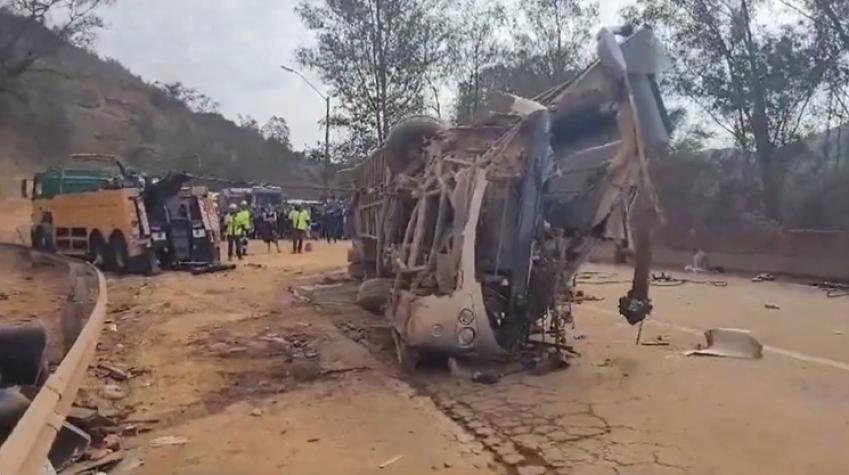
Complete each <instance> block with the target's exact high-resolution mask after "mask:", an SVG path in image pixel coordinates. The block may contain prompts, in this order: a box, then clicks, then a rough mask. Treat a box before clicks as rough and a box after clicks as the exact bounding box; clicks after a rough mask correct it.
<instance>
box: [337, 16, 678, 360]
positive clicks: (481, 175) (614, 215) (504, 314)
mask: <svg viewBox="0 0 849 475" xmlns="http://www.w3.org/2000/svg"><path fill="white" fill-rule="evenodd" d="M627 33H629V34H627V36H626V34H623V33H622V32H617V33H613V32H611V31H609V30H607V29H602V30H601V31H600V32H599V34H598V37H597V39H598V59H597V60H596V61H595V63H594V64H592V65H591V66H590V67H589V68H588V69H587V70H585V71H584V72H583V73H582V74H581V75H580V76H579V77H577V78H576V79H575V80H573V81H571V82H569V83H566V84H562V85H559V86H557V87H555V88H553V89H551V90H549V91H546V92H544V93H542V94H540V95H538V96H537V97H535V98H533V99H524V98H518V97H514V96H507V95H504V96H503V97H502V101H501V103H502V104H501V105H502V109H501V110H500V111H499V112H497V113H494V114H492V115H491V116H490V117H488V118H486V119H484V120H481V121H478V122H477V123H474V124H472V125H470V126H458V127H451V128H448V127H445V126H444V125H443V124H442V123H441V122H439V121H436V120H433V119H429V118H425V117H412V118H409V119H407V120H405V121H402V122H401V123H399V124H397V125H396V126H395V127H394V128H393V130H392V131H391V133H390V135H389V137H388V139H387V140H386V142H385V143H383V144H382V145H381V146H380V147H379V148H378V149H377V150H375V151H374V152H373V153H372V154H371V155H370V156H369V157H368V158H367V159H366V160H364V161H363V162H362V163H361V164H359V165H358V166H357V167H356V168H353V169H349V170H345V171H343V172H340V173H341V176H340V177H339V179H340V181H346V182H347V183H349V184H350V185H351V186H352V187H353V188H354V189H355V190H356V192H355V193H354V196H353V202H352V218H353V225H354V228H355V229H354V249H353V250H352V252H350V253H349V259H350V261H351V264H350V270H351V271H352V274H355V275H357V276H362V277H363V278H364V279H366V280H365V282H364V283H363V284H362V287H361V292H362V290H363V288H367V287H368V286H370V285H372V284H375V283H380V286H382V287H383V288H384V289H389V290H388V292H387V295H388V301H387V302H386V303H385V305H384V307H383V311H384V313H385V315H386V316H387V318H388V319H389V321H390V323H391V326H392V328H393V329H394V335H395V336H396V343H397V344H398V349H399V357H400V358H401V359H403V358H404V355H405V354H408V350H424V351H428V352H438V353H447V354H455V355H456V354H465V353H469V354H473V355H477V356H480V357H484V358H492V357H499V356H505V355H508V354H511V353H513V352H515V351H517V349H518V348H520V347H522V345H523V344H524V343H526V342H527V341H528V339H529V335H530V334H531V333H532V332H533V331H534V330H535V329H539V328H550V326H551V325H555V326H556V325H557V324H562V323H565V322H568V319H569V318H570V315H569V311H568V295H569V291H570V285H571V282H572V278H573V276H574V275H575V273H576V272H577V270H578V268H579V267H580V266H581V265H582V264H583V263H584V262H585V261H586V259H587V258H588V256H589V254H590V251H591V250H592V249H593V247H594V245H595V244H596V243H597V242H599V241H601V240H605V239H608V240H609V239H612V240H617V241H619V242H620V244H624V245H628V246H629V247H632V248H634V247H636V248H637V249H636V263H637V269H636V271H635V277H634V286H633V288H632V290H631V292H629V294H628V295H626V296H624V297H623V298H622V299H621V300H620V304H619V310H620V312H621V313H622V314H623V316H625V317H626V318H627V319H628V321H629V322H630V323H631V324H635V323H638V322H640V321H642V320H643V319H644V318H645V317H646V315H647V314H648V313H649V312H650V311H651V304H650V301H649V298H648V282H647V280H648V266H649V264H650V251H649V249H648V244H649V243H648V235H649V230H648V225H649V224H650V222H651V220H652V219H656V218H658V217H659V212H658V209H657V205H656V202H655V199H654V192H653V189H652V186H651V182H650V180H649V177H648V172H647V160H649V159H650V158H651V157H652V156H656V155H657V154H659V153H663V151H664V150H665V147H666V144H667V142H668V139H669V133H670V126H669V121H668V118H667V115H666V110H665V107H664V104H663V101H662V98H661V96H660V93H659V89H658V85H657V80H656V74H657V73H658V70H659V68H660V64H659V63H660V62H661V58H662V57H663V55H662V51H661V48H660V46H659V45H658V43H657V40H656V39H655V37H654V35H653V34H652V32H651V30H650V29H640V30H638V31H636V32H632V31H628V32H627ZM635 213H639V214H641V215H640V216H635ZM543 323H544V325H543ZM544 331H545V330H544Z"/></svg>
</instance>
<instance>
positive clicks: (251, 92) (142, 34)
mask: <svg viewBox="0 0 849 475" xmlns="http://www.w3.org/2000/svg"><path fill="white" fill-rule="evenodd" d="M297 3H298V2H297V1H296V0H144V1H139V0H118V2H117V4H116V5H114V6H112V7H109V8H107V9H105V10H104V17H105V20H106V22H107V25H108V29H107V30H105V31H103V32H101V34H100V37H99V38H98V41H97V43H96V44H95V49H96V51H97V52H98V54H100V55H101V56H105V57H110V58H114V59H117V60H118V61H120V62H121V63H122V64H124V66H126V67H127V68H129V69H130V70H131V71H132V72H133V73H135V74H138V75H140V76H141V77H142V78H144V79H145V80H147V81H151V82H152V81H163V82H170V81H181V82H182V83H184V84H186V85H187V86H190V87H194V88H196V89H198V90H199V91H201V92H203V93H205V94H207V95H209V96H211V97H212V98H213V99H215V100H216V101H218V102H219V103H220V104H221V112H222V113H223V114H224V115H225V116H226V117H228V118H231V119H235V118H236V116H237V115H238V114H248V115H251V116H253V117H255V118H256V119H257V120H259V122H260V123H264V122H265V121H266V120H267V119H268V118H269V117H270V116H272V115H281V116H283V117H285V118H286V120H287V121H288V122H289V127H290V129H291V132H292V143H293V145H294V146H295V147H296V148H302V147H305V146H315V145H316V144H318V143H319V142H320V141H322V140H323V139H324V135H323V131H322V129H321V128H320V127H319V124H318V121H319V120H320V119H321V118H323V117H324V102H323V100H322V99H321V98H320V97H319V96H318V95H317V94H316V93H315V92H314V91H313V90H312V89H310V88H309V86H307V85H306V84H304V83H303V81H302V80H301V79H300V78H298V77H296V76H294V75H292V74H290V73H286V72H284V71H282V70H281V69H280V68H279V65H280V64H288V65H294V51H295V49H296V48H297V47H298V46H303V45H307V44H310V42H311V41H312V38H311V36H310V34H309V32H307V31H306V30H305V29H304V27H303V26H302V25H301V22H300V20H299V19H298V17H297V16H296V15H295V13H294V6H295V5H296V4H297ZM600 3H601V7H600V9H601V18H600V24H599V26H601V25H609V24H615V23H618V16H617V14H616V12H617V11H618V9H619V8H620V7H621V5H623V4H625V3H626V2H625V0H601V2H600ZM303 73H304V74H305V75H306V76H307V77H308V78H310V80H311V81H313V83H314V84H315V85H316V86H317V87H318V88H319V89H321V90H323V89H324V87H323V85H322V84H321V82H320V81H319V80H318V78H317V77H316V76H315V75H313V74H311V73H310V72H309V71H304V72H303Z"/></svg>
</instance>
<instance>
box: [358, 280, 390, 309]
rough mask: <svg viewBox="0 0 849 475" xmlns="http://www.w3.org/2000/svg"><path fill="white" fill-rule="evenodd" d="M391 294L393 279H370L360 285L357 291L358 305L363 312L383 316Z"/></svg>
mask: <svg viewBox="0 0 849 475" xmlns="http://www.w3.org/2000/svg"><path fill="white" fill-rule="evenodd" d="M391 292H392V280H391V279H368V280H366V281H364V282H363V283H362V284H360V288H359V290H358V291H357V305H359V306H360V308H362V309H363V310H367V311H369V312H371V313H374V314H376V315H381V314H382V313H383V307H385V306H386V304H387V303H388V302H389V294H390V293H391Z"/></svg>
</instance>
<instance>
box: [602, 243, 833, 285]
mask: <svg viewBox="0 0 849 475" xmlns="http://www.w3.org/2000/svg"><path fill="white" fill-rule="evenodd" d="M613 249H614V248H613V245H612V244H610V243H603V244H600V245H599V246H597V247H596V249H595V250H594V251H593V254H592V256H591V257H590V259H591V260H592V261H596V262H613V252H614V251H613ZM653 254H654V263H655V265H656V266H658V267H668V268H672V269H680V270H683V269H684V266H686V265H687V264H692V263H693V252H692V251H685V250H676V249H667V248H662V247H661V248H657V247H656V248H655V249H653ZM708 255H709V258H710V263H711V265H713V266H721V267H723V268H725V269H726V270H727V271H729V272H736V273H744V274H752V275H755V274H758V273H761V272H769V273H771V274H776V275H786V276H791V277H799V278H810V279H820V280H822V279H824V280H837V281H849V249H846V250H845V251H843V252H842V253H834V255H832V256H829V257H827V256H823V255H817V256H806V255H782V254H777V253H767V252H723V251H708Z"/></svg>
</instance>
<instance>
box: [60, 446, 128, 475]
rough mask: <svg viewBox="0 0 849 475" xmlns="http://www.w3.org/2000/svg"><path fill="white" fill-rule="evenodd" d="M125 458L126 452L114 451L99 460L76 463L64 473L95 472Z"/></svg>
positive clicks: (79, 474)
mask: <svg viewBox="0 0 849 475" xmlns="http://www.w3.org/2000/svg"><path fill="white" fill-rule="evenodd" d="M123 458H124V454H123V453H122V452H112V453H110V454H107V455H105V456H104V457H102V458H100V459H98V460H92V461H88V462H83V463H77V464H74V465H72V466H70V467H68V468H66V469H65V470H62V475H82V474H89V473H95V472H96V471H99V470H100V469H104V468H108V467H110V466H112V465H115V464H117V463H118V462H120V461H121V460H123Z"/></svg>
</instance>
